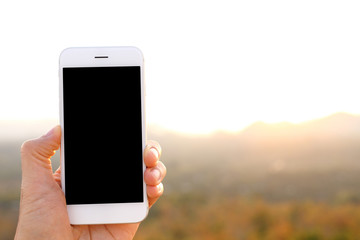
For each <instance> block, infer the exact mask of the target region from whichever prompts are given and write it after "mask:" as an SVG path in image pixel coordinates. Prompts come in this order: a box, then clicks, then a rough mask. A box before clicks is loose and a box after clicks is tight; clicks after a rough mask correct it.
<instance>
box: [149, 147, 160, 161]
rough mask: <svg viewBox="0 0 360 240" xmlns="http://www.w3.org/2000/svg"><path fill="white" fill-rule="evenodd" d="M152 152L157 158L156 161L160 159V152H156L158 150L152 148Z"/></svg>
mask: <svg viewBox="0 0 360 240" xmlns="http://www.w3.org/2000/svg"><path fill="white" fill-rule="evenodd" d="M150 152H152V153H153V154H154V156H155V157H156V159H158V158H159V153H158V151H157V150H156V148H154V147H152V148H150Z"/></svg>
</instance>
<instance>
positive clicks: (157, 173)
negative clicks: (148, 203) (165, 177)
mask: <svg viewBox="0 0 360 240" xmlns="http://www.w3.org/2000/svg"><path fill="white" fill-rule="evenodd" d="M151 174H152V175H153V176H154V177H155V179H156V180H158V181H159V180H160V178H161V172H160V170H159V169H157V168H153V169H152V170H151Z"/></svg>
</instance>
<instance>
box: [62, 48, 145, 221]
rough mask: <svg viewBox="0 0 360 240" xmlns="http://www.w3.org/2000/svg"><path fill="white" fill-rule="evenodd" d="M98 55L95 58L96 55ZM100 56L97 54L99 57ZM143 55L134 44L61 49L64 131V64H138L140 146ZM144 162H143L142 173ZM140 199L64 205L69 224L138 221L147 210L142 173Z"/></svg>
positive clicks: (107, 65)
mask: <svg viewBox="0 0 360 240" xmlns="http://www.w3.org/2000/svg"><path fill="white" fill-rule="evenodd" d="M96 56H98V58H96ZM99 56H100V57H99ZM143 62H144V60H143V55H142V52H141V51H140V50H139V49H138V48H136V47H82V48H67V49H65V50H63V51H62V53H61V55H60V60H59V90H60V92H59V100H60V101H59V105H60V125H61V131H62V133H63V132H64V129H63V127H64V119H63V117H64V115H63V107H64V106H63V68H64V67H109V66H140V72H141V116H142V145H143V147H142V149H143V151H144V149H145V144H146V123H145V83H144V76H143ZM63 136H64V134H62V136H61V151H60V159H61V182H62V184H61V185H62V190H63V192H64V194H65V181H66V179H65V164H66V160H64V152H65V146H64V137H63ZM145 169H146V166H145V164H144V162H143V173H144V172H145ZM143 194H144V195H143V199H144V202H141V203H116V204H114V203H109V204H79V205H67V210H68V215H69V220H70V223H71V224H75V225H77V224H111V223H134V222H139V221H142V220H143V219H144V218H145V217H146V216H147V213H148V200H147V193H146V184H145V182H144V175H143Z"/></svg>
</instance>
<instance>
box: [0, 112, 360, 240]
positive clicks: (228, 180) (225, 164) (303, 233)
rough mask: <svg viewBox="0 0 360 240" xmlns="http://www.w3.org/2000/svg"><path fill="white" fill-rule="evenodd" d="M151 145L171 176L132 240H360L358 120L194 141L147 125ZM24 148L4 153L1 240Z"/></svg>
mask: <svg viewBox="0 0 360 240" xmlns="http://www.w3.org/2000/svg"><path fill="white" fill-rule="evenodd" d="M149 139H156V140H158V141H159V142H160V143H161V145H162V148H163V155H162V161H163V162H164V163H165V164H166V166H167V169H168V175H167V177H166V180H165V182H164V186H165V194H164V196H163V197H162V198H161V199H160V200H159V202H158V203H156V205H155V206H154V207H153V208H152V209H151V211H150V214H149V216H148V218H147V219H146V220H145V221H144V222H143V223H142V224H141V226H140V229H139V231H138V234H137V235H136V238H135V239H137V240H143V239H147V240H152V239H154V240H155V239H157V240H162V239H167V240H172V239H185V240H186V239H189V240H190V239H209V240H211V239H246V240H247V239H248V240H255V239H259V240H260V239H261V240H267V239H269V240H270V239H276V240H282V239H289V240H317V239H329V240H350V239H360V187H359V183H360V117H357V116H351V115H347V114H336V115H333V116H330V117H328V118H324V119H319V120H316V121H312V122H307V123H303V124H298V125H293V124H289V123H281V124H272V125H269V124H265V123H255V124H254V125H252V126H249V127H248V128H247V129H245V130H244V131H242V132H238V133H225V132H217V133H214V134H211V135H200V136H197V135H183V134H179V133H174V132H170V131H166V130H164V129H158V128H156V127H154V126H152V127H151V128H150V132H149ZM20 145H21V141H15V140H13V141H4V140H3V142H2V143H1V144H0V240H3V239H4V240H5V239H12V238H13V236H14V231H15V228H16V222H17V214H18V200H19V189H20V174H21V173H20V159H19V147H20ZM58 158H59V157H58V154H56V156H55V158H54V165H58V161H59V160H58Z"/></svg>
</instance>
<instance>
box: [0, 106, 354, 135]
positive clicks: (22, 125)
mask: <svg viewBox="0 0 360 240" xmlns="http://www.w3.org/2000/svg"><path fill="white" fill-rule="evenodd" d="M340 115H345V116H353V117H360V114H352V113H347V112H336V113H333V114H330V115H326V116H323V117H320V118H314V119H309V120H306V121H302V122H291V121H286V120H284V121H279V122H266V121H261V120H258V121H254V122H252V123H250V124H248V125H246V126H244V127H243V128H240V129H238V130H229V129H226V128H214V129H213V130H212V131H208V132H196V131H195V132H189V131H180V130H178V129H171V128H167V127H164V126H161V125H160V124H156V123H148V125H147V127H148V129H147V130H148V131H151V132H158V133H159V134H161V133H162V132H170V133H171V132H172V133H175V134H180V135H194V136H197V135H199V136H207V135H213V134H216V133H219V132H224V133H231V134H236V133H241V132H243V131H245V130H246V129H248V128H250V127H251V126H253V125H255V124H265V125H269V126H275V125H279V124H285V125H286V124H290V125H301V124H306V123H309V122H313V121H318V120H322V119H326V118H329V117H332V116H340ZM57 124H59V120H58V119H56V118H52V119H50V118H49V119H31V120H19V119H15V120H3V119H0V133H1V135H0V140H7V139H8V140H22V139H24V140H25V139H27V138H35V137H38V136H39V135H41V134H45V133H46V132H47V131H48V130H50V129H51V128H52V127H53V126H55V125H57Z"/></svg>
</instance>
